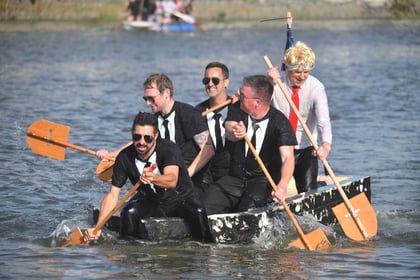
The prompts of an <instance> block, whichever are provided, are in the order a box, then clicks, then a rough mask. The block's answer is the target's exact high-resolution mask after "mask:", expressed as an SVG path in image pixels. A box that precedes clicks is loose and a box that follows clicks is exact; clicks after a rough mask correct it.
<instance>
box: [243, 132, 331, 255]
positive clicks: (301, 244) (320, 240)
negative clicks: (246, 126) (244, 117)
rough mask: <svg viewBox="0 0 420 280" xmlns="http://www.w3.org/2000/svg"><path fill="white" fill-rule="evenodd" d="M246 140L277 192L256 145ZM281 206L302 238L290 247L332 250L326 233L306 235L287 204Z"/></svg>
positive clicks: (317, 230)
mask: <svg viewBox="0 0 420 280" xmlns="http://www.w3.org/2000/svg"><path fill="white" fill-rule="evenodd" d="M244 139H245V142H246V143H247V145H248V147H249V149H250V150H251V152H252V154H253V155H254V157H255V159H256V160H257V162H258V165H259V166H260V167H261V170H262V171H263V172H264V175H265V177H267V180H268V182H269V183H270V185H271V187H272V188H273V190H274V191H276V190H277V185H276V184H275V183H274V181H273V178H271V175H270V173H269V172H268V170H267V168H266V167H265V165H264V163H263V162H262V160H261V158H260V155H259V154H258V153H257V151H256V150H255V148H254V145H252V143H251V141H250V140H249V138H248V136H247V135H245V137H244ZM281 204H282V205H283V208H284V210H286V213H287V215H288V216H289V218H290V220H292V223H293V225H294V226H295V228H296V230H297V232H298V233H299V236H300V239H297V240H295V241H293V242H290V243H289V246H291V247H296V248H299V249H308V250H311V251H312V250H328V249H330V248H331V244H330V242H329V241H328V239H327V237H326V236H325V235H324V233H323V232H322V230H321V229H320V228H318V229H316V230H314V231H312V232H310V233H308V234H307V235H305V234H304V233H303V231H302V229H301V227H300V226H299V224H298V222H297V221H296V218H295V216H293V213H292V211H290V209H289V207H288V206H287V204H286V202H284V201H281Z"/></svg>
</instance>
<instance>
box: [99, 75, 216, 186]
mask: <svg viewBox="0 0 420 280" xmlns="http://www.w3.org/2000/svg"><path fill="white" fill-rule="evenodd" d="M143 88H144V96H143V100H144V101H145V102H146V104H147V105H148V106H149V107H150V108H151V109H152V112H153V113H155V116H156V117H157V118H158V128H159V131H160V137H162V138H165V139H169V140H171V141H172V142H174V143H175V144H177V146H178V147H179V148H180V149H181V153H182V156H183V158H184V161H185V165H186V166H187V167H188V174H189V175H190V177H191V179H192V181H193V183H194V186H200V184H201V182H202V181H203V179H202V178H203V176H204V175H203V174H204V170H203V171H201V170H202V168H203V167H205V166H206V164H207V162H208V161H209V160H210V158H212V157H213V156H214V154H215V151H214V148H213V145H212V143H211V139H210V137H209V131H208V128H207V124H206V122H205V120H204V119H203V117H202V116H201V114H200V112H199V111H198V110H197V109H195V108H194V107H193V106H191V105H189V104H187V103H182V102H178V101H175V99H174V98H173V84H172V81H171V80H170V79H169V77H168V76H167V75H165V74H163V73H155V74H152V75H150V76H149V77H148V78H147V79H146V80H145V81H144V83H143ZM128 145H131V142H130V143H128V144H126V145H124V146H122V147H120V148H118V149H117V150H115V151H113V152H108V151H107V150H104V149H102V150H98V151H97V153H96V156H97V157H98V158H99V159H104V158H107V157H116V155H118V153H119V152H120V151H121V150H122V149H124V148H125V147H127V146H128ZM197 190H198V191H199V187H197ZM199 192H200V191H199Z"/></svg>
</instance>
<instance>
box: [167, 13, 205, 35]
mask: <svg viewBox="0 0 420 280" xmlns="http://www.w3.org/2000/svg"><path fill="white" fill-rule="evenodd" d="M171 14H173V15H174V16H176V17H179V18H180V19H182V20H183V21H185V22H186V23H189V24H194V25H195V26H196V27H198V28H200V29H201V30H202V31H207V27H206V26H205V25H203V24H201V23H200V22H199V21H198V20H196V19H195V18H194V17H193V16H192V15H188V14H183V13H181V12H180V11H177V10H173V11H171Z"/></svg>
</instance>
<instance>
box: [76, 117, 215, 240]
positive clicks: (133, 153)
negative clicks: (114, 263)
mask: <svg viewBox="0 0 420 280" xmlns="http://www.w3.org/2000/svg"><path fill="white" fill-rule="evenodd" d="M132 139H133V143H132V145H129V146H128V147H126V148H124V149H123V150H122V151H121V152H120V153H119V154H118V157H117V158H116V161H115V165H114V172H113V176H112V186H111V189H110V190H109V192H108V193H107V194H106V195H105V197H104V199H103V201H102V204H101V209H100V214H99V218H98V223H100V222H101V221H102V220H103V219H104V218H105V217H106V216H107V214H108V213H109V212H110V211H111V210H112V209H113V208H114V207H115V206H116V205H117V202H118V198H119V196H120V192H121V188H122V187H123V186H124V184H125V183H126V181H127V179H129V180H130V181H131V183H132V184H133V185H134V184H136V183H137V182H138V181H139V178H140V180H141V182H142V183H143V185H142V186H141V187H140V188H139V189H138V191H137V194H136V195H135V196H134V197H133V199H131V200H130V202H129V203H128V204H127V205H126V206H125V207H124V208H123V209H122V211H121V215H120V217H121V229H120V233H121V234H122V235H128V236H134V237H137V238H142V231H141V228H140V223H141V222H140V220H141V219H143V218H146V217H181V218H184V219H185V220H186V221H187V223H188V224H189V226H190V229H191V234H192V237H193V238H194V239H196V240H198V241H201V242H212V241H214V240H213V237H212V235H211V233H210V229H209V225H208V220H207V215H206V212H205V210H204V209H203V206H202V203H201V201H200V200H199V199H198V197H197V195H196V194H195V192H194V190H193V185H192V182H191V179H190V177H189V175H188V171H187V168H186V167H185V164H184V160H183V157H182V155H181V151H180V149H179V148H178V146H177V145H175V144H174V143H173V142H171V141H170V140H167V139H162V138H160V137H159V130H158V120H157V118H156V116H154V115H153V114H150V113H143V112H140V113H138V114H137V116H136V117H135V119H134V121H133V126H132ZM153 164H156V165H157V168H156V169H154V170H153V169H152V167H150V166H151V165H153ZM100 234H101V231H100V230H99V231H98V232H97V234H93V229H88V230H87V231H86V233H85V237H84V238H85V241H92V240H95V239H97V238H98V237H99V236H100Z"/></svg>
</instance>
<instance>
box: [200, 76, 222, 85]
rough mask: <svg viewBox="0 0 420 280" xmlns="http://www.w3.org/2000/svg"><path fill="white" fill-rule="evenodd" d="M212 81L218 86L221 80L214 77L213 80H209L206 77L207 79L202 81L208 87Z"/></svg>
mask: <svg viewBox="0 0 420 280" xmlns="http://www.w3.org/2000/svg"><path fill="white" fill-rule="evenodd" d="M210 80H211V81H212V82H213V84H214V85H215V86H217V85H218V84H219V83H220V79H219V78H216V77H213V78H207V77H205V78H203V80H202V82H203V85H208V84H209V83H210Z"/></svg>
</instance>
